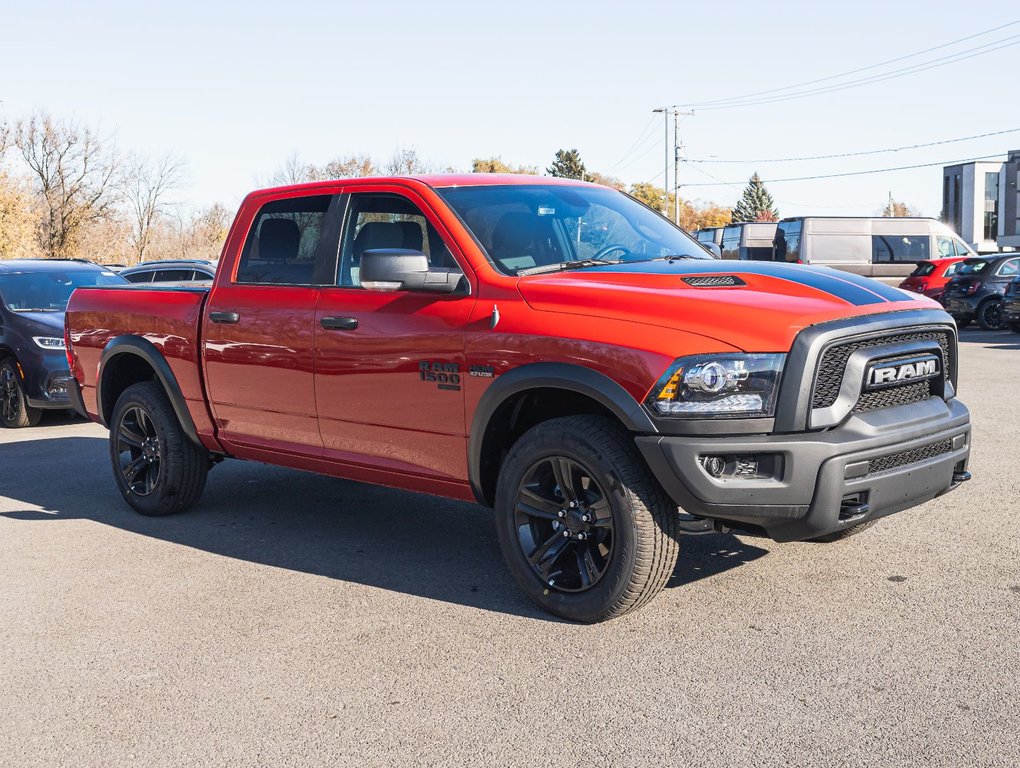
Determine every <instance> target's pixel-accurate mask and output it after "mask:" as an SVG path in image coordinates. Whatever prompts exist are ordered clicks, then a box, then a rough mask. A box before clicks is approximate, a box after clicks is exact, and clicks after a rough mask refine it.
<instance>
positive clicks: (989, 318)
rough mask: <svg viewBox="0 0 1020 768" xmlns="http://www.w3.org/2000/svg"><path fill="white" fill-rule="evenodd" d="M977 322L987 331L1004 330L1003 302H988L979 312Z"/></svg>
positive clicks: (979, 308) (993, 300)
mask: <svg viewBox="0 0 1020 768" xmlns="http://www.w3.org/2000/svg"><path fill="white" fill-rule="evenodd" d="M977 321H978V325H980V326H981V327H982V328H983V329H984V330H986V331H1001V330H1002V302H1001V301H996V300H995V299H992V300H991V301H986V302H985V303H984V304H982V305H981V306H980V307H978V311H977Z"/></svg>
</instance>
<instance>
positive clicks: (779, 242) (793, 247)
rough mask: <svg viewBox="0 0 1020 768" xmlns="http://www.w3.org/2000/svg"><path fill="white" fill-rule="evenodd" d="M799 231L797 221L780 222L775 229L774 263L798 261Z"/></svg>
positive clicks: (799, 225) (799, 226)
mask: <svg viewBox="0 0 1020 768" xmlns="http://www.w3.org/2000/svg"><path fill="white" fill-rule="evenodd" d="M800 230H801V222H799V221H781V222H779V225H778V226H777V227H776V239H775V244H774V250H775V256H774V257H773V258H774V259H775V260H776V261H789V262H797V261H800Z"/></svg>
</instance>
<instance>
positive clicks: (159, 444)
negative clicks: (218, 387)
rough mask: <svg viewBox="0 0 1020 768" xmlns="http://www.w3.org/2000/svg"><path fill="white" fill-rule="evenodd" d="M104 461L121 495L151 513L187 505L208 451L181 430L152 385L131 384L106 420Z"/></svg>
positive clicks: (196, 492) (201, 478) (201, 483)
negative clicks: (107, 447)
mask: <svg viewBox="0 0 1020 768" xmlns="http://www.w3.org/2000/svg"><path fill="white" fill-rule="evenodd" d="M110 460H111V462H112V464H113V476H114V478H115V479H116V481H117V487H118V488H119V489H120V492H121V495H122V496H123V497H124V500H125V501H127V503H128V504H130V505H131V506H132V507H134V509H135V511H137V512H139V513H140V514H143V515H148V516H151V517H160V516H163V515H172V514H174V513H176V512H183V511H184V510H186V509H188V508H189V507H191V506H192V505H194V503H195V502H196V501H198V498H199V496H201V495H202V491H203V490H204V488H205V480H206V476H207V475H208V474H209V453H208V452H207V451H206V450H205V449H203V448H200V447H199V446H197V445H195V444H194V443H193V442H192V441H191V440H190V439H189V438H188V436H187V435H185V434H184V430H183V429H182V428H181V423H180V421H178V419H177V414H176V413H174V409H173V407H172V406H171V405H170V400H169V398H167V396H166V392H164V391H163V388H162V387H161V386H159V385H158V384H154V383H152V382H144V383H141V384H132V385H131V386H130V387H128V388H127V389H125V390H124V392H123V394H121V396H120V398H119V399H118V400H117V405H116V406H115V407H114V409H113V417H112V418H111V419H110Z"/></svg>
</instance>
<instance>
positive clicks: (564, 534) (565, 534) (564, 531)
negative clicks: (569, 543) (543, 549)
mask: <svg viewBox="0 0 1020 768" xmlns="http://www.w3.org/2000/svg"><path fill="white" fill-rule="evenodd" d="M563 538H565V539H569V538H570V531H568V530H566V529H564V530H563Z"/></svg>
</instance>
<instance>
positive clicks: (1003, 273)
mask: <svg viewBox="0 0 1020 768" xmlns="http://www.w3.org/2000/svg"><path fill="white" fill-rule="evenodd" d="M1018 264H1020V261H1018V260H1017V259H1011V260H1010V261H1007V262H1006V263H1005V264H1003V265H1002V266H1001V267H999V271H998V272H996V274H997V275H999V276H1000V277H1015V276H1016V275H1017V265H1018Z"/></svg>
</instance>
